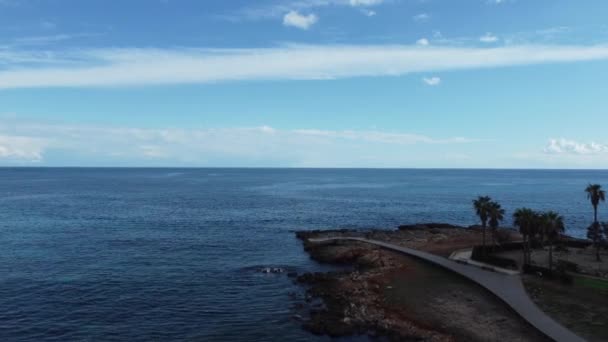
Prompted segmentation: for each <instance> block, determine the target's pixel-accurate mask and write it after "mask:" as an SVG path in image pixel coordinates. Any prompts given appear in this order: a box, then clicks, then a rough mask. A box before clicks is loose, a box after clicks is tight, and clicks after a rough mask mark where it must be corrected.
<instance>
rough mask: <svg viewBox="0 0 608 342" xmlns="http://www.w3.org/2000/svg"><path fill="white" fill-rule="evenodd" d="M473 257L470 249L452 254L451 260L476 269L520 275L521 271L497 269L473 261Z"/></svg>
mask: <svg viewBox="0 0 608 342" xmlns="http://www.w3.org/2000/svg"><path fill="white" fill-rule="evenodd" d="M472 255H473V251H472V250H471V249H470V248H469V249H462V250H459V251H455V252H454V253H452V254H451V255H450V258H449V259H451V260H454V261H456V262H460V263H465V264H469V265H473V266H475V267H479V268H482V269H484V270H489V271H494V272H498V273H503V274H507V275H517V274H519V271H516V270H510V269H507V268H502V267H497V266H493V265H490V264H486V263H483V262H479V261H476V260H473V257H472Z"/></svg>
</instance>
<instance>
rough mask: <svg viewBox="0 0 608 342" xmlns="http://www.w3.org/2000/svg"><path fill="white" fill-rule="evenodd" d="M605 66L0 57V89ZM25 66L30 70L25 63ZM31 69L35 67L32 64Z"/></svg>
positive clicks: (347, 56)
mask: <svg viewBox="0 0 608 342" xmlns="http://www.w3.org/2000/svg"><path fill="white" fill-rule="evenodd" d="M606 59H608V46H607V45H595V46H535V45H526V46H503V47H495V48H481V47H438V46H427V47H424V48H422V47H420V46H416V45H410V46H405V45H370V46H353V45H288V46H283V47H277V48H260V49H169V50H168V49H149V48H146V49H97V50H73V51H65V52H62V53H54V54H49V55H44V54H43V56H41V53H39V52H37V53H31V54H30V53H28V52H26V51H20V52H15V51H12V52H10V53H7V52H4V53H0V65H4V68H3V69H2V70H0V89H10V88H33V87H96V86H133V85H141V86H143V85H160V84H196V83H211V82H225V81H245V80H246V81H249V80H259V81H263V80H314V79H337V78H350V77H365V76H400V75H406V74H409V73H421V72H437V71H445V70H466V69H479V68H496V67H506V66H519V65H533V64H546V63H567V62H581V61H592V60H606ZM28 61H29V63H28ZM32 64H34V65H32Z"/></svg>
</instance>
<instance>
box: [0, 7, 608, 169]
mask: <svg viewBox="0 0 608 342" xmlns="http://www.w3.org/2000/svg"><path fill="white" fill-rule="evenodd" d="M607 13H608V2H606V1H603V0H595V1H593V0H589V1H575V0H572V1H567V0H462V1H460V0H459V1H456V0H262V1H255V2H254V1H241V0H231V1H226V0H207V1H196V0H132V1H110V0H104V1H101V0H99V1H98V0H89V1H81V0H0V165H28V166H63V165H68V166H249V167H255V166H260V167H266V166H268V167H474V168H478V167H481V168H607V167H608V135H607V134H606V132H605V129H604V128H605V127H608V97H607V96H606V89H608V86H606V76H607V75H608V24H607V23H606V20H605V18H606V14H607Z"/></svg>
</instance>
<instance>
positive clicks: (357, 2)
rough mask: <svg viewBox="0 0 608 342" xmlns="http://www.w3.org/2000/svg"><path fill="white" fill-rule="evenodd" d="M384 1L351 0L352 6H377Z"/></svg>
mask: <svg viewBox="0 0 608 342" xmlns="http://www.w3.org/2000/svg"><path fill="white" fill-rule="evenodd" d="M383 2H384V0H350V1H349V3H350V5H351V6H355V7H356V6H376V5H380V4H381V3H383Z"/></svg>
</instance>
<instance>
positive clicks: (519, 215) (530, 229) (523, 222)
mask: <svg viewBox="0 0 608 342" xmlns="http://www.w3.org/2000/svg"><path fill="white" fill-rule="evenodd" d="M537 217H538V215H537V214H536V212H534V210H532V209H529V208H519V209H517V210H515V212H514V213H513V224H514V225H515V226H517V227H519V232H520V233H521V235H522V236H523V237H524V243H523V250H524V264H529V263H530V238H531V237H532V236H533V235H534V232H535V226H536V224H537V221H538V220H537Z"/></svg>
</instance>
